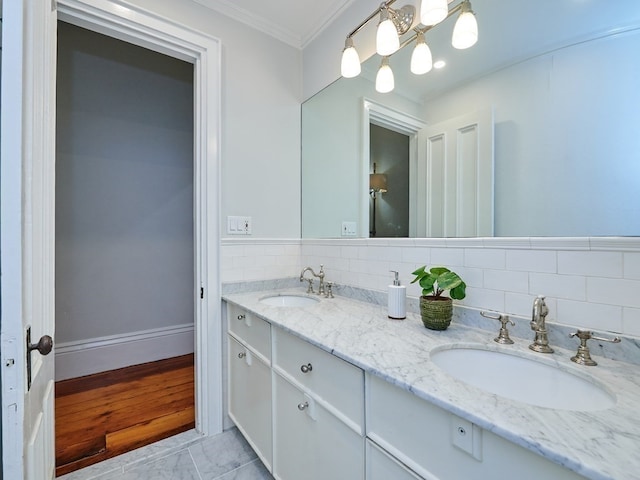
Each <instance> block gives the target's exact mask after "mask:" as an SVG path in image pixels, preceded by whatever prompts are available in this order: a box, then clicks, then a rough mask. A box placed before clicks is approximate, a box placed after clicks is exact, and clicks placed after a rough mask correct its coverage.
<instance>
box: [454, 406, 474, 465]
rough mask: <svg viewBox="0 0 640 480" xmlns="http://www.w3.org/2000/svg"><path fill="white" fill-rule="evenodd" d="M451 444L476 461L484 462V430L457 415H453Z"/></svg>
mask: <svg viewBox="0 0 640 480" xmlns="http://www.w3.org/2000/svg"><path fill="white" fill-rule="evenodd" d="M451 443H453V445H454V446H456V447H458V448H459V449H460V450H462V451H463V452H467V453H468V454H469V455H471V456H472V457H474V458H475V459H476V460H480V461H481V460H482V430H481V429H480V428H479V427H478V426H477V425H474V424H473V423H471V422H470V421H468V420H464V419H463V418H460V417H458V416H456V415H451Z"/></svg>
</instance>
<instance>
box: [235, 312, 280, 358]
mask: <svg viewBox="0 0 640 480" xmlns="http://www.w3.org/2000/svg"><path fill="white" fill-rule="evenodd" d="M227 321H228V324H229V327H228V328H229V332H230V333H231V334H232V335H233V336H234V337H235V338H236V339H238V340H239V341H240V342H242V343H244V344H245V345H246V346H248V347H249V348H251V349H252V350H254V351H255V352H257V353H259V354H260V355H262V356H263V357H264V358H265V359H266V360H267V361H268V362H270V361H271V324H270V323H269V322H267V321H265V320H263V319H261V318H259V317H257V316H255V315H253V314H252V313H250V312H247V311H246V310H244V309H242V308H240V307H237V306H236V305H231V304H227Z"/></svg>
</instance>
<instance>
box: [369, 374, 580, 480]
mask: <svg viewBox="0 0 640 480" xmlns="http://www.w3.org/2000/svg"><path fill="white" fill-rule="evenodd" d="M459 420H460V419H459V418H458V417H455V416H454V415H453V414H451V413H449V412H447V411H446V410H443V409H442V408H440V407H437V406H435V405H433V404H432V403H429V402H427V401H425V400H423V399H421V398H419V397H417V396H416V395H414V394H412V393H410V392H408V391H406V390H402V389H400V388H398V387H395V386H393V385H391V384H390V383H388V382H386V381H384V380H382V379H380V378H378V377H374V376H372V375H367V436H368V437H369V438H370V439H371V440H373V441H374V442H375V443H376V444H378V445H380V446H381V447H383V448H384V449H385V450H386V451H387V452H389V453H390V454H391V455H393V456H394V457H396V458H397V459H398V460H399V461H400V462H402V463H403V464H405V465H407V466H408V467H409V468H410V469H411V470H413V471H414V472H416V473H417V474H418V475H420V476H422V477H424V478H428V479H439V480H454V479H459V478H490V479H492V480H506V479H511V478H515V477H517V478H518V479H519V480H539V479H541V478H553V480H578V479H582V478H583V477H581V476H580V475H578V474H576V473H574V472H572V471H570V470H567V469H565V468H563V467H561V466H560V465H559V464H556V463H553V462H551V461H549V460H547V459H545V458H544V457H542V456H540V455H537V454H535V453H533V452H531V451H529V450H526V449H524V448H522V447H520V446H518V445H516V444H514V443H511V442H509V441H507V440H505V439H504V438H502V437H498V436H497V435H495V434H493V433H491V432H489V431H486V430H482V429H480V428H478V427H477V426H475V425H474V426H472V429H471V432H468V433H467V434H469V433H471V434H472V435H473V437H472V438H473V439H474V440H475V436H476V435H478V436H479V438H478V441H479V443H480V447H479V450H478V451H479V453H480V454H479V455H478V458H476V457H474V456H472V455H471V454H470V453H467V452H466V451H463V450H462V449H461V448H458V447H457V446H454V444H453V438H454V437H453V431H454V430H456V425H458V424H459V423H458V422H459ZM514 472H517V474H514ZM514 475H515V476H514Z"/></svg>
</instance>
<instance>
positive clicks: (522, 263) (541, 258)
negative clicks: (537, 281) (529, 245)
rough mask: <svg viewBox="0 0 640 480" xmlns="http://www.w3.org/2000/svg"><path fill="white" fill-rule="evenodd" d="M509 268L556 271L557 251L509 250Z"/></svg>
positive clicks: (543, 271) (527, 270)
mask: <svg viewBox="0 0 640 480" xmlns="http://www.w3.org/2000/svg"><path fill="white" fill-rule="evenodd" d="M506 256H507V266H506V268H507V270H517V271H521V272H539V273H556V271H557V258H556V252H555V251H548V250H507V252H506Z"/></svg>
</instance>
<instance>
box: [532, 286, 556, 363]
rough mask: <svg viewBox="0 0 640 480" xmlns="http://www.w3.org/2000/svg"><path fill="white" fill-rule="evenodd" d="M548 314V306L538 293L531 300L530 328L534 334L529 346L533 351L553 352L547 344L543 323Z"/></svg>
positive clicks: (547, 339)
mask: <svg viewBox="0 0 640 480" xmlns="http://www.w3.org/2000/svg"><path fill="white" fill-rule="evenodd" d="M548 314H549V307H547V304H546V303H544V296H542V295H538V296H537V297H536V299H535V300H534V301H533V313H532V315H531V330H533V331H534V332H536V334H535V338H534V340H533V343H532V344H531V345H529V348H530V349H531V350H533V351H534V352H540V353H553V348H551V347H550V346H549V338H548V336H547V326H546V324H545V320H546V317H547V315H548Z"/></svg>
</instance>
